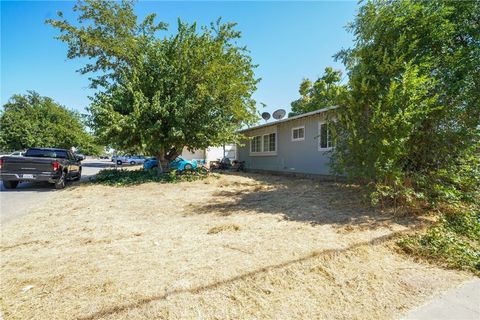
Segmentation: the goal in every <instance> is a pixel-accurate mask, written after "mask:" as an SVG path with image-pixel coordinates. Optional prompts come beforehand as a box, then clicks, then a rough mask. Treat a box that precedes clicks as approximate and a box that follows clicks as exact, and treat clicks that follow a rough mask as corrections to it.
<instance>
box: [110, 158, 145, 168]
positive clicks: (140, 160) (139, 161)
mask: <svg viewBox="0 0 480 320" xmlns="http://www.w3.org/2000/svg"><path fill="white" fill-rule="evenodd" d="M145 160H146V159H145V157H144V156H116V157H113V158H112V161H113V162H115V161H116V162H117V164H118V165H119V166H121V165H122V164H124V163H129V164H130V165H132V166H133V165H136V164H143V163H144V162H145Z"/></svg>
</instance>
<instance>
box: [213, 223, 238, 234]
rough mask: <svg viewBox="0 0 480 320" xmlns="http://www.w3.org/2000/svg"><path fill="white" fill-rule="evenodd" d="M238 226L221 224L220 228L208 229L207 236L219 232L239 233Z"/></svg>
mask: <svg viewBox="0 0 480 320" xmlns="http://www.w3.org/2000/svg"><path fill="white" fill-rule="evenodd" d="M239 230H240V226H239V225H238V224H223V225H220V226H216V227H213V228H210V230H208V232H207V234H217V233H220V232H226V231H239Z"/></svg>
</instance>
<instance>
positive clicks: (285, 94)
mask: <svg viewBox="0 0 480 320" xmlns="http://www.w3.org/2000/svg"><path fill="white" fill-rule="evenodd" d="M73 4H74V2H70V1H55V2H43V1H42V2H40V1H33V2H28V1H3V0H2V2H1V83H0V86H1V103H2V105H3V104H4V103H6V102H7V101H8V99H9V97H10V96H11V95H12V94H15V93H25V92H26V90H35V91H37V92H39V93H40V94H41V95H45V96H49V97H52V98H53V99H55V100H56V101H58V102H60V103H61V104H63V105H65V106H67V107H68V108H70V109H76V110H78V111H80V112H84V110H85V107H87V106H88V104H89V100H88V96H89V95H91V94H92V91H91V90H89V89H88V83H89V82H88V77H87V76H82V75H80V74H79V73H77V72H75V70H77V69H78V68H80V67H81V66H82V61H80V60H67V59H66V53H67V47H66V45H65V44H63V43H61V42H59V41H58V40H55V39H54V36H55V35H56V34H57V32H56V30H53V28H51V27H50V26H48V25H46V24H45V23H44V21H45V19H48V18H55V17H56V12H57V11H63V12H64V14H65V17H66V18H73V17H74V15H73V12H72V6H73ZM356 10H357V2H354V1H350V2H341V1H335V2H334V1H331V2H200V1H195V2H158V1H148V2H140V3H138V4H137V6H136V11H137V14H138V15H139V17H143V16H144V15H146V14H148V13H151V12H155V13H157V15H158V19H159V21H160V20H161V21H165V22H167V23H169V24H170V30H171V31H174V30H175V28H176V21H177V18H178V17H181V18H182V19H183V20H186V21H189V22H194V21H197V22H198V23H199V24H208V23H209V22H210V21H214V20H216V19H217V18H218V17H222V18H223V21H234V22H237V23H238V26H237V29H238V30H240V31H241V32H242V40H241V44H244V45H246V46H247V47H248V49H249V50H250V51H251V56H252V58H253V60H254V62H255V63H256V64H258V65H259V67H258V68H257V69H256V70H255V73H256V74H257V76H258V77H261V78H262V81H261V82H260V84H259V85H258V89H257V92H256V93H255V95H254V97H255V99H256V100H257V102H258V103H260V102H264V103H266V104H267V106H268V107H267V108H266V109H261V108H260V111H273V110H275V109H278V108H285V109H287V110H289V109H290V102H291V101H293V100H295V99H297V98H298V96H299V94H298V86H299V84H300V81H301V80H302V79H303V78H311V79H316V78H317V77H318V76H320V75H321V74H322V72H323V70H324V69H325V67H327V66H333V67H334V68H336V69H341V70H343V66H342V65H341V64H340V63H339V62H335V61H334V60H333V58H332V55H333V54H335V53H336V52H337V51H338V50H340V49H341V48H347V47H350V46H352V39H353V37H352V35H351V34H349V33H348V32H347V31H346V30H345V28H344V27H345V25H346V24H347V23H348V22H350V21H352V20H353V19H354V16H355V12H356ZM259 105H260V104H259Z"/></svg>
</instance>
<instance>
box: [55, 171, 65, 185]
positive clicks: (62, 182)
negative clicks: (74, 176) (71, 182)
mask: <svg viewBox="0 0 480 320" xmlns="http://www.w3.org/2000/svg"><path fill="white" fill-rule="evenodd" d="M63 188H65V173H63V174H62V176H61V177H60V179H59V180H58V181H57V182H55V189H63Z"/></svg>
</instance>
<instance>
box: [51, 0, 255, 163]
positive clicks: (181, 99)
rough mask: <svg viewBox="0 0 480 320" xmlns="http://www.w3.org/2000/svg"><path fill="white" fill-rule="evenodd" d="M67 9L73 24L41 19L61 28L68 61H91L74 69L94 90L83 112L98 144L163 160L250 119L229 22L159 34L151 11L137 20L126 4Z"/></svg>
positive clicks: (248, 93) (246, 61)
mask: <svg viewBox="0 0 480 320" xmlns="http://www.w3.org/2000/svg"><path fill="white" fill-rule="evenodd" d="M74 11H76V12H78V13H79V17H78V23H75V24H74V23H71V22H69V21H66V20H50V21H48V22H49V23H50V24H51V25H52V26H54V27H55V28H57V29H59V30H60V31H61V35H60V36H59V37H58V38H59V39H60V40H61V41H64V42H66V43H67V44H68V46H69V51H68V57H69V58H77V57H87V58H89V61H91V63H90V64H87V65H86V66H85V67H84V68H82V69H80V72H81V73H89V74H91V75H92V78H91V85H92V87H94V88H98V89H100V90H99V92H98V93H97V94H96V95H95V96H94V97H93V99H92V104H91V106H90V109H89V110H90V112H91V126H92V127H93V128H94V130H95V133H96V134H97V135H98V137H99V138H100V139H102V141H104V142H105V143H106V144H108V145H111V146H113V147H116V148H119V149H122V150H126V151H136V152H146V153H149V154H155V155H157V156H158V157H159V158H160V160H168V159H172V158H174V157H176V156H177V155H178V154H179V153H180V152H181V150H182V149H183V147H185V146H186V147H188V148H190V149H197V148H205V147H208V146H210V145H219V144H221V143H225V142H234V141H236V140H237V138H238V137H237V134H236V131H237V129H239V128H240V127H241V126H242V125H243V124H252V123H254V122H255V121H256V119H257V116H256V114H255V101H254V100H253V99H252V93H253V92H254V90H255V89H256V84H257V82H258V80H257V79H255V77H254V72H253V69H254V67H255V65H253V64H252V59H251V58H250V56H249V55H248V51H247V49H246V48H245V47H241V46H238V45H237V43H236V41H237V40H238V39H239V38H240V32H238V31H236V30H235V24H234V23H222V22H221V21H220V20H218V21H216V22H215V23H212V24H211V25H210V26H203V27H201V28H198V27H197V25H196V24H195V23H194V24H188V23H185V22H182V21H181V20H179V21H178V27H177V30H176V32H174V33H173V34H171V35H169V36H166V35H165V36H163V37H162V36H160V33H161V32H163V31H164V30H166V28H167V25H166V24H165V23H161V22H160V23H157V22H155V21H156V16H155V14H150V15H148V16H147V17H146V18H145V19H144V20H143V21H140V22H139V21H138V19H137V16H136V15H135V13H134V6H133V4H132V2H129V1H124V2H121V3H119V2H113V1H112V2H105V1H90V0H89V1H84V2H79V3H78V4H77V5H75V7H74ZM60 16H62V15H61V14H60Z"/></svg>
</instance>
